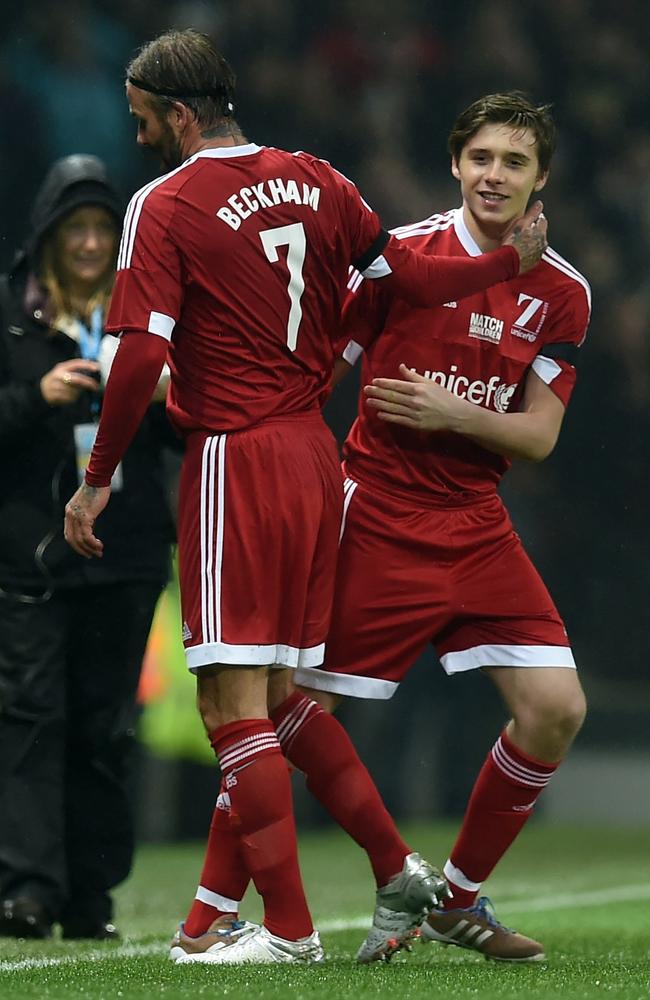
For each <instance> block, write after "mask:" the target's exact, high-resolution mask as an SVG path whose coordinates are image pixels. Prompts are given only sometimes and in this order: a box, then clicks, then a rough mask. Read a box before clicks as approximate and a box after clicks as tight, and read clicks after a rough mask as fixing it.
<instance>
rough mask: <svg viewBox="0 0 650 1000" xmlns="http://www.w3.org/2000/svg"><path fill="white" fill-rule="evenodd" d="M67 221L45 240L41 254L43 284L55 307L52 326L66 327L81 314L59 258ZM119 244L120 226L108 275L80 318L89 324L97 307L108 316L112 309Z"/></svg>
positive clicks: (102, 278) (89, 300) (101, 280)
mask: <svg viewBox="0 0 650 1000" xmlns="http://www.w3.org/2000/svg"><path fill="white" fill-rule="evenodd" d="M64 221H65V218H64V219H61V220H60V222H59V223H58V225H57V226H55V228H54V229H53V230H52V232H51V233H49V235H48V236H47V237H46V238H45V240H44V242H43V249H42V251H41V261H40V269H39V271H40V273H39V277H40V280H41V284H42V285H43V287H44V288H45V290H46V292H47V296H48V301H49V303H50V305H51V307H52V323H53V325H54V326H58V325H61V324H63V325H65V322H66V320H69V319H70V318H71V317H74V316H75V314H78V310H75V309H74V308H73V306H72V300H71V297H70V293H69V291H68V289H67V288H66V287H65V284H64V282H63V279H62V276H61V269H60V260H59V259H58V255H57V250H56V237H57V234H58V231H59V227H60V225H61V222H64ZM118 243H119V231H118V229H117V227H116V228H115V247H114V251H113V257H112V260H111V262H110V264H109V266H108V267H107V269H106V272H105V273H104V274H103V275H102V276H101V277H100V278H99V280H98V282H97V287H96V288H94V289H93V291H92V292H91V294H90V295H89V296H88V301H87V302H86V305H85V308H84V310H83V313H82V314H81V316H79V318H80V319H81V320H82V321H83V322H84V323H86V324H88V323H89V322H90V317H91V315H92V313H93V310H94V309H95V308H96V307H97V306H100V307H101V310H102V312H103V313H104V315H106V311H107V310H108V305H109V302H110V300H111V295H112V293H113V285H114V284H115V261H116V259H117V249H118Z"/></svg>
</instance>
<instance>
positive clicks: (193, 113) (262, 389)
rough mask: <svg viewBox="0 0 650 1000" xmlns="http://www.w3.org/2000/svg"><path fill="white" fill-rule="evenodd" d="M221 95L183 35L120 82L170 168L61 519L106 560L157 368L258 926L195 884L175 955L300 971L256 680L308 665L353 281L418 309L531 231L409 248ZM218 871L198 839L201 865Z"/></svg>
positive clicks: (195, 658)
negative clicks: (116, 494)
mask: <svg viewBox="0 0 650 1000" xmlns="http://www.w3.org/2000/svg"><path fill="white" fill-rule="evenodd" d="M233 85H234V78H233V75H232V72H231V70H230V68H229V67H228V65H227V63H226V62H225V60H224V59H223V57H221V56H220V55H219V53H217V52H216V51H215V49H214V48H213V46H212V44H211V43H210V41H209V40H208V39H207V38H206V37H205V36H203V35H200V34H199V33H197V32H194V31H181V32H170V33H167V34H165V35H163V36H161V37H159V38H158V39H155V40H154V41H153V42H151V43H149V44H148V45H147V46H145V47H144V49H143V50H142V51H141V52H140V53H139V55H138V56H137V57H136V58H135V59H134V60H133V62H132V63H131V64H130V66H129V68H128V70H127V98H128V101H129V105H130V108H131V113H132V114H133V115H134V116H135V118H136V119H137V121H138V142H139V143H140V144H142V145H145V146H150V147H151V148H152V149H154V150H156V151H157V152H158V153H159V154H160V156H161V158H162V160H163V163H164V165H165V166H166V167H167V168H168V169H169V171H170V172H169V173H167V174H166V175H165V176H163V177H161V178H159V179H158V180H155V181H153V182H152V183H150V184H148V185H146V186H145V187H144V188H142V189H141V190H140V191H139V192H138V193H137V194H136V195H135V196H134V197H133V199H132V200H131V202H130V205H129V208H128V210H127V214H126V218H125V222H124V230H123V236H122V243H121V248H120V255H119V259H118V275H117V280H116V286H115V291H114V295H113V300H112V305H111V312H110V315H109V319H108V324H107V329H109V330H112V331H114V332H115V333H118V334H120V335H121V342H120V348H119V350H118V352H117V355H116V359H115V362H114V365H113V369H112V372H111V378H110V381H109V385H108V388H107V392H106V396H105V403H104V408H103V412H102V421H101V424H100V428H99V432H98V436H97V440H96V444H95V447H94V449H93V453H92V456H91V460H90V463H89V467H88V470H87V473H86V479H85V483H84V485H83V486H82V487H81V488H80V490H79V491H78V492H77V493H76V494H75V496H74V497H73V498H72V499H71V501H70V502H69V504H68V507H67V509H66V537H67V538H68V540H69V541H70V543H71V544H72V545H73V547H74V548H75V549H76V550H77V551H79V552H81V553H82V554H84V555H86V556H87V557H89V558H90V557H93V556H100V555H101V551H102V545H101V542H100V541H99V539H97V538H96V537H95V535H94V534H93V524H94V521H95V519H96V517H97V516H98V515H99V514H100V513H101V511H102V510H103V508H104V506H105V505H106V503H107V502H108V498H109V487H108V484H109V482H110V478H111V474H112V471H113V469H114V467H115V465H116V464H117V462H118V461H119V459H120V456H121V454H122V452H123V450H124V449H125V447H126V446H127V444H128V442H129V440H130V438H131V436H132V434H133V433H134V430H135V428H136V427H137V425H138V423H139V421H140V419H141V416H142V413H143V411H144V409H145V406H146V400H148V399H149V398H150V396H151V390H152V388H153V385H154V384H155V382H156V381H157V378H158V374H159V372H160V368H161V367H162V364H163V362H164V361H165V359H166V358H167V355H168V360H169V365H170V369H171V387H170V392H169V398H168V410H169V414H170V417H171V419H172V421H173V423H174V424H175V426H176V427H177V428H178V430H179V431H180V432H181V433H182V434H183V436H184V438H185V441H186V456H185V461H184V466H183V473H182V478H181V488H180V498H179V551H180V578H181V593H182V608H183V619H184V620H183V638H184V642H185V647H186V654H187V662H188V666H189V668H190V670H192V671H193V672H195V673H196V674H197V684H198V702H199V709H200V712H201V715H202V718H203V722H204V724H205V727H206V730H207V732H208V734H209V737H210V741H211V743H212V746H213V747H214V750H215V753H216V755H217V756H218V758H219V761H220V764H221V770H222V775H223V786H222V791H221V794H220V796H219V800H218V803H217V809H216V810H215V817H214V819H213V827H214V828H215V830H216V831H217V832H218V831H221V828H222V826H224V827H227V831H226V836H227V839H228V843H229V847H228V850H230V851H231V853H232V857H233V859H234V858H238V859H239V860H240V862H241V868H242V871H243V872H244V873H245V876H242V878H244V877H245V879H246V880H247V879H248V876H249V875H250V877H252V879H253V881H254V883H255V886H256V888H257V890H258V892H259V893H260V895H261V896H262V897H263V901H264V924H263V926H262V927H261V928H251V927H248V926H243V927H242V926H241V924H240V923H239V922H238V921H235V920H233V919H231V917H232V914H233V913H236V905H235V904H237V903H238V901H239V899H240V898H241V894H240V889H241V886H240V884H239V883H238V882H237V878H239V876H233V880H231V882H230V884H229V885H228V886H225V885H220V887H219V888H218V889H217V890H216V891H215V889H214V888H212V885H208V886H205V884H204V881H203V876H202V889H204V890H205V891H200V892H199V893H197V898H196V899H195V902H194V904H193V906H192V910H191V913H190V916H189V918H188V921H187V924H186V925H185V930H184V936H183V939H182V941H181V942H180V943H179V946H178V948H177V949H175V950H173V957H176V958H178V959H180V960H182V961H210V962H216V963H220V964H223V963H227V964H231V963H241V962H287V961H289V962H312V961H319V960H320V959H322V957H323V952H322V948H321V945H320V941H319V938H318V934H317V932H316V931H314V929H313V925H312V922H311V917H310V914H309V910H308V908H307V904H306V900H305V897H304V892H303V888H302V884H301V879H300V873H299V869H298V862H297V853H296V842H295V829H294V824H293V815H292V806H291V794H290V786H289V778H288V774H287V769H286V764H285V763H284V761H283V758H282V754H281V751H280V746H279V742H278V739H277V737H276V734H275V730H274V726H273V723H272V722H271V721H270V720H269V717H268V710H267V686H268V671H269V668H271V667H274V668H276V670H277V672H278V674H279V675H280V676H281V677H282V675H283V674H285V673H286V672H287V671H288V670H292V669H293V668H295V667H297V666H299V665H303V666H308V665H312V666H319V665H320V664H321V663H322V660H323V653H324V641H325V637H326V634H327V629H328V625H329V618H330V611H331V604H332V596H333V582H334V575H335V561H336V549H337V540H338V532H339V527H340V517H341V507H342V489H341V478H340V469H339V468H338V462H337V451H336V447H335V445H334V441H333V438H332V436H331V435H330V433H329V431H328V430H327V429H326V427H325V425H324V423H323V422H322V419H321V417H320V413H319V406H318V401H319V399H320V397H321V395H322V393H323V390H324V388H325V387H326V385H327V383H328V380H329V377H330V374H331V369H332V363H333V359H334V341H335V337H336V333H337V330H338V321H339V316H340V308H341V304H342V299H343V295H344V288H345V278H346V274H347V268H348V265H349V264H350V262H352V263H354V264H355V265H356V267H357V268H358V269H359V271H360V272H361V273H363V274H364V275H365V276H366V277H368V278H381V279H382V280H383V281H384V282H385V283H388V284H389V285H390V286H391V287H392V288H393V289H394V291H395V292H396V294H401V295H404V296H405V297H407V298H409V299H410V300H411V301H414V302H416V303H419V304H421V305H425V304H429V305H433V304H435V303H440V302H443V301H445V300H447V299H448V298H450V297H453V296H460V295H462V294H464V293H465V292H466V291H468V290H475V289H478V288H485V287H489V285H491V284H494V283H495V282H498V281H502V280H507V279H509V278H512V277H514V276H516V275H517V274H518V273H520V271H521V269H522V268H523V269H524V270H527V269H529V268H530V267H531V266H534V264H535V263H536V260H537V259H539V256H540V255H541V252H542V250H543V248H544V246H545V239H544V231H545V225H544V223H543V222H542V223H541V224H539V225H538V224H537V221H538V216H539V207H537V208H535V209H534V210H533V211H532V212H531V213H529V215H528V217H527V218H525V219H524V220H523V221H522V224H521V225H519V226H517V227H516V228H515V230H514V231H513V233H512V235H511V236H510V237H509V240H508V242H509V244H510V245H508V246H504V247H501V248H500V249H497V250H496V251H495V253H494V254H492V255H489V256H486V258H484V259H483V260H481V261H461V260H452V261H445V260H436V259H435V258H432V257H429V256H422V255H417V254H414V253H413V252H412V251H411V250H409V249H408V248H407V247H406V246H405V245H404V244H402V243H400V242H399V241H398V240H395V239H393V238H391V237H389V236H388V234H387V233H385V232H384V231H383V230H382V228H381V224H380V222H379V220H378V218H377V216H376V215H375V214H374V213H373V212H372V211H371V210H370V209H369V208H368V206H367V205H366V204H365V202H364V201H363V199H362V198H361V197H360V195H359V193H358V191H357V190H356V188H355V187H354V185H353V184H351V183H350V182H349V181H348V180H347V179H346V178H345V177H343V176H342V175H341V174H339V173H338V172H337V171H335V170H334V169H333V168H332V167H330V166H329V164H327V163H324V162H323V161H321V160H317V159H315V158H314V157H312V156H309V155H307V154H303V153H299V154H291V153H287V152H284V151H282V150H278V149H273V148H268V147H259V146H257V145H255V144H254V143H250V142H248V141H247V139H246V138H245V137H244V136H243V135H242V133H241V131H240V129H239V127H238V126H237V124H236V122H235V121H234V120H233V117H232V102H231V94H232V89H233ZM339 728H340V727H339ZM375 794H376V793H375ZM222 816H225V817H226V822H225V823H223V820H222ZM382 822H383V823H384V826H386V825H387V824H388V819H386V820H383V821H382ZM211 837H212V834H211ZM387 837H388V840H389V841H390V844H391V846H392V848H393V852H392V855H391V857H399V865H397V866H396V867H393V868H392V869H391V871H390V872H389V873H388V875H389V876H390V875H392V876H395V872H396V871H397V873H398V874H397V876H395V878H397V879H398V880H399V879H401V881H400V882H399V886H398V887H397V888H398V891H397V892H396V898H398V901H400V902H403V904H404V905H403V906H402V908H403V909H408V908H409V907H410V908H411V909H412V910H413V912H414V913H415V912H417V911H418V909H419V910H420V911H421V910H423V909H429V908H431V906H432V905H435V903H436V901H437V900H438V899H439V897H440V894H441V893H442V892H443V891H444V886H445V883H444V880H443V879H442V878H441V877H440V876H439V875H438V873H437V872H435V870H434V869H432V868H431V867H430V866H429V865H428V864H427V863H426V862H425V861H423V860H422V859H421V858H420V857H419V855H415V854H413V853H412V852H409V850H408V848H406V846H405V845H403V843H402V842H401V841H400V840H399V838H398V837H397V834H396V832H394V828H391V829H390V830H389V831H388V833H387ZM222 856H223V855H222ZM214 862H215V849H214V848H213V846H212V842H211V841H209V843H208V852H207V857H206V868H205V869H204V871H207V872H208V874H209V873H210V871H211V870H212V866H213V864H214ZM400 866H402V868H403V870H402V871H401V872H400V870H399V868H400ZM231 870H232V871H233V872H235V871H236V866H235V865H234V864H233V865H232V866H231ZM210 882H212V880H211V879H210ZM200 888H201V887H200ZM221 921H225V924H224V923H223V922H221ZM193 942H194V943H193ZM226 943H227V944H228V945H229V947H227V948H226V947H224V944H226Z"/></svg>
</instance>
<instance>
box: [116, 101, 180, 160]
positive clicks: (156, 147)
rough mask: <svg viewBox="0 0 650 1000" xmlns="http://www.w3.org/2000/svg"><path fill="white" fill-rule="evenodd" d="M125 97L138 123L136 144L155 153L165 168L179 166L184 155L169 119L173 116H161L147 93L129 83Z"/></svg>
mask: <svg viewBox="0 0 650 1000" xmlns="http://www.w3.org/2000/svg"><path fill="white" fill-rule="evenodd" d="M126 98H127V100H128V102H129V110H130V112H131V114H132V115H133V117H134V118H135V119H136V121H137V123H138V134H137V142H138V146H146V147H148V148H149V149H151V150H153V152H154V153H157V154H158V156H159V157H160V161H161V163H162V165H163V168H164V169H165V170H173V169H174V168H175V167H178V166H180V165H181V163H182V162H183V160H184V159H185V157H184V155H183V152H182V150H181V142H180V137H179V135H177V134H176V132H175V131H174V129H173V128H172V125H171V124H170V121H169V119H170V118H171V117H173V116H172V115H171V114H170V115H169V116H167V117H166V118H165V117H161V116H160V115H159V114H158V113H157V111H156V110H155V108H154V107H152V105H151V102H150V100H149V97H148V96H147V94H146V93H145V92H144V91H143V90H139V89H138V88H137V87H134V86H133V85H132V84H130V83H127V85H126Z"/></svg>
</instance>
